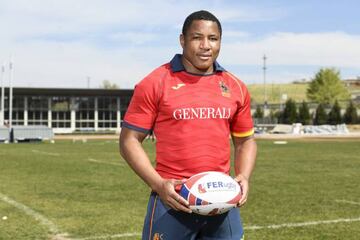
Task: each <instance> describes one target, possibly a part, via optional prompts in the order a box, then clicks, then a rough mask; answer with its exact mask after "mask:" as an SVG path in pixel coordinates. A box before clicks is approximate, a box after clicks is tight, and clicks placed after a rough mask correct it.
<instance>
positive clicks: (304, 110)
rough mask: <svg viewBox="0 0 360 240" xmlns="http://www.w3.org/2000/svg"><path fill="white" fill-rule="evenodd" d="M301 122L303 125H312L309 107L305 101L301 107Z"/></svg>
mask: <svg viewBox="0 0 360 240" xmlns="http://www.w3.org/2000/svg"><path fill="white" fill-rule="evenodd" d="M299 122H301V123H302V124H303V125H309V124H310V123H311V116H310V112H309V107H308V105H307V103H306V102H305V101H303V102H302V104H301V105H300V107H299Z"/></svg>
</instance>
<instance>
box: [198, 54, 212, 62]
mask: <svg viewBox="0 0 360 240" xmlns="http://www.w3.org/2000/svg"><path fill="white" fill-rule="evenodd" d="M198 57H199V58H200V59H201V60H204V61H207V60H209V59H210V58H211V55H209V54H198Z"/></svg>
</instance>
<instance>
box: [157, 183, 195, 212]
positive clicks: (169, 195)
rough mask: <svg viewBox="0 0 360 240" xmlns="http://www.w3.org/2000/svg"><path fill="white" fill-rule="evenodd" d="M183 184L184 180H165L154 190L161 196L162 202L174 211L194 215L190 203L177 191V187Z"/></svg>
mask: <svg viewBox="0 0 360 240" xmlns="http://www.w3.org/2000/svg"><path fill="white" fill-rule="evenodd" d="M183 183H184V182H183V181H182V180H175V179H163V180H162V182H161V183H160V184H159V185H158V187H157V189H153V190H154V191H155V192H156V193H157V194H159V197H160V198H161V200H162V201H163V202H164V203H165V204H166V205H168V206H169V207H171V208H172V209H174V210H176V211H183V212H187V213H192V211H191V209H190V207H189V202H188V201H186V200H185V199H184V198H183V197H181V196H180V195H179V194H178V193H177V192H176V191H175V186H177V185H180V184H183Z"/></svg>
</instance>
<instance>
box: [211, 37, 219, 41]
mask: <svg viewBox="0 0 360 240" xmlns="http://www.w3.org/2000/svg"><path fill="white" fill-rule="evenodd" d="M217 40H218V38H216V37H211V38H210V41H217Z"/></svg>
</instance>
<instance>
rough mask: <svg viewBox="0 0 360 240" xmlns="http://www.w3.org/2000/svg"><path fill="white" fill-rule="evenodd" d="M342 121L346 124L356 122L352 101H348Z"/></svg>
mask: <svg viewBox="0 0 360 240" xmlns="http://www.w3.org/2000/svg"><path fill="white" fill-rule="evenodd" d="M344 122H345V123H346V124H356V123H357V122H358V115H357V111H356V107H355V106H354V103H353V102H352V101H350V103H349V105H348V106H347V108H346V111H345V114H344Z"/></svg>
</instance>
